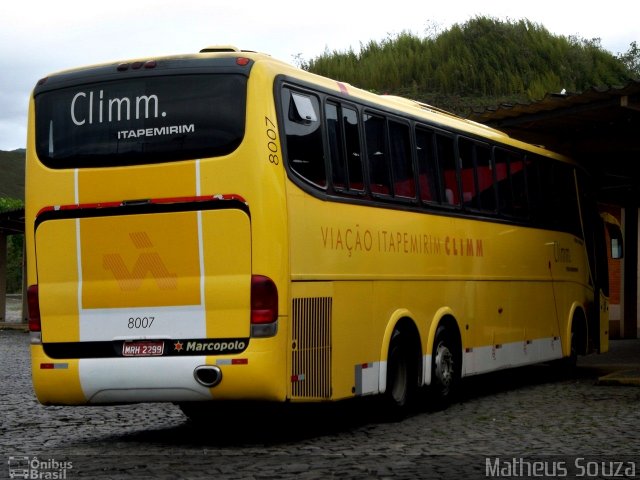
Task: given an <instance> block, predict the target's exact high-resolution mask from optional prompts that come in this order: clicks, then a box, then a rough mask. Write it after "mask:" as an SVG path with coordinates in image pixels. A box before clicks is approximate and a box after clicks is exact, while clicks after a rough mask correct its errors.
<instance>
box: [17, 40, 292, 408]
mask: <svg viewBox="0 0 640 480" xmlns="http://www.w3.org/2000/svg"><path fill="white" fill-rule="evenodd" d="M261 59H263V57H261V56H259V55H253V56H251V55H250V56H246V55H244V54H241V53H235V52H229V53H201V54H199V55H194V56H186V57H170V58H159V59H143V60H140V61H133V62H127V63H119V64H110V65H103V66H96V67H91V68H86V69H79V70H73V71H68V72H63V73H60V74H56V75H52V76H50V77H47V78H45V79H43V80H41V81H40V82H38V84H37V86H36V87H35V89H34V92H33V97H32V99H31V104H30V111H29V133H28V149H27V168H26V190H27V195H26V222H27V223H26V225H27V227H26V231H27V249H28V253H27V255H28V272H27V275H28V277H27V278H28V299H29V313H30V330H31V336H32V369H33V382H34V387H35V392H36V395H37V397H38V399H39V401H40V402H42V403H43V404H87V403H94V404H102V403H121V402H141V401H173V402H188V401H202V400H212V399H213V400H224V399H238V398H241V399H263V400H283V399H285V398H286V389H287V384H286V382H285V369H286V356H285V351H286V348H285V341H284V339H285V335H286V312H285V309H286V302H285V300H286V298H287V287H286V285H287V284H286V278H287V274H286V272H287V265H288V264H287V256H286V237H285V205H284V201H283V199H282V192H283V181H284V176H283V175H284V174H283V170H282V165H281V164H280V163H279V162H272V161H269V160H270V157H269V155H270V154H271V152H270V150H269V147H271V148H279V144H278V143H277V138H274V137H276V129H275V124H276V123H277V122H276V119H275V112H274V107H273V95H272V94H271V92H272V85H273V78H270V77H269V74H268V72H267V70H268V68H267V67H260V65H259V64H260V63H261ZM262 62H263V63H265V64H268V63H269V62H268V61H266V60H262ZM270 122H272V125H273V128H272V126H270V125H269V123H270ZM271 158H273V157H271Z"/></svg>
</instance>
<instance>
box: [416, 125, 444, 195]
mask: <svg viewBox="0 0 640 480" xmlns="http://www.w3.org/2000/svg"><path fill="white" fill-rule="evenodd" d="M416 155H417V158H418V183H419V185H420V199H421V200H423V201H425V202H439V201H440V189H439V187H438V185H439V181H438V165H437V163H436V157H435V154H434V153H433V132H432V131H431V130H428V129H425V128H420V127H419V128H417V129H416Z"/></svg>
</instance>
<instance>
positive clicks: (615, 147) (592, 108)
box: [467, 80, 640, 205]
mask: <svg viewBox="0 0 640 480" xmlns="http://www.w3.org/2000/svg"><path fill="white" fill-rule="evenodd" d="M467 118H469V119H470V120H474V121H477V122H480V123H484V124H487V125H489V126H491V127H494V128H497V129H499V130H502V131H503V132H505V133H507V134H508V135H510V136H511V137H514V138H517V139H520V140H524V141H526V142H529V143H534V144H537V145H543V146H545V147H546V148H548V149H550V150H555V151H557V152H559V153H564V154H567V155H569V156H571V157H573V158H575V159H576V160H577V161H578V162H580V163H582V164H583V165H585V166H586V167H587V168H588V169H589V170H590V171H591V172H592V173H593V174H594V176H595V177H596V178H597V179H598V182H599V187H600V192H601V198H602V200H603V201H611V202H614V203H618V204H625V203H633V204H635V205H638V204H639V203H640V202H639V200H638V197H639V195H640V168H639V167H640V81H639V80H631V81H629V82H628V83H627V84H626V85H624V86H607V87H593V88H591V89H589V90H586V91H584V92H582V93H562V94H547V95H546V96H545V97H544V98H543V99H542V100H540V101H537V102H532V103H529V104H516V105H505V104H503V105H499V106H497V107H491V108H487V109H485V110H483V111H478V112H473V113H471V114H470V115H469V116H468V117H467Z"/></svg>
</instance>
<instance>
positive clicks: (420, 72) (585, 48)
mask: <svg viewBox="0 0 640 480" xmlns="http://www.w3.org/2000/svg"><path fill="white" fill-rule="evenodd" d="M635 46H636V45H635V42H634V43H633V44H632V48H631V49H630V51H629V52H627V57H625V56H623V55H621V56H620V57H616V56H614V55H613V54H611V53H610V52H607V51H606V50H604V49H603V48H602V47H601V45H600V40H599V39H591V40H584V39H580V38H577V37H564V36H555V35H552V34H551V33H549V31H548V30H546V29H545V28H544V27H543V26H541V25H538V24H535V23H532V22H530V21H528V20H520V21H500V20H497V19H493V18H487V17H477V18H474V19H472V20H469V21H468V22H466V23H464V24H462V25H460V24H456V25H454V26H452V27H451V28H449V29H448V30H446V31H443V32H441V33H439V34H437V35H431V36H427V37H424V38H421V37H418V36H416V35H414V34H412V33H408V32H403V33H400V34H398V35H394V36H391V37H389V38H387V39H386V40H383V41H381V42H375V41H370V42H369V43H367V44H364V45H361V49H360V51H359V52H358V53H356V52H354V51H353V50H349V51H346V52H339V51H333V52H329V51H327V52H325V53H324V54H322V55H320V56H319V57H317V58H314V59H312V60H310V61H308V62H302V67H303V68H305V69H307V70H309V71H311V72H314V73H318V74H320V75H324V76H327V77H330V78H335V79H337V80H341V81H345V82H348V83H351V84H353V85H355V86H358V87H361V88H364V89H367V90H371V91H374V92H378V93H388V94H395V95H403V96H407V97H411V98H414V99H417V100H421V101H425V102H427V103H431V104H433V105H437V106H439V107H442V108H445V109H448V110H452V111H454V112H458V113H466V112H468V111H469V109H470V108H471V107H482V106H493V105H496V104H499V103H516V102H528V101H532V100H538V99H540V98H542V97H544V95H545V94H546V93H549V92H560V91H562V90H566V91H567V92H579V91H582V90H585V89H587V88H589V87H592V86H595V85H622V84H625V83H626V82H627V81H628V80H629V78H630V77H631V76H633V74H634V73H635V74H637V73H638V72H637V70H636V71H635V72H634V71H633V69H632V65H634V63H633V62H634V61H635V62H637V48H636V49H635V51H634V50H633V47H635ZM634 52H635V56H634Z"/></svg>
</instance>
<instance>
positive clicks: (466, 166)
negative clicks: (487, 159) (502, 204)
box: [458, 137, 479, 209]
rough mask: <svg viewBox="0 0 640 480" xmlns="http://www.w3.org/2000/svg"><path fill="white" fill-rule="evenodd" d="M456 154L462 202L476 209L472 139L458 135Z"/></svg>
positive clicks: (476, 198) (476, 197)
mask: <svg viewBox="0 0 640 480" xmlns="http://www.w3.org/2000/svg"><path fill="white" fill-rule="evenodd" d="M458 155H459V156H460V185H461V186H462V203H463V204H464V205H465V206H467V207H470V208H475V209H478V207H479V204H478V193H477V188H476V168H475V148H474V144H473V141H471V140H469V139H466V138H462V137H460V138H459V139H458Z"/></svg>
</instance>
